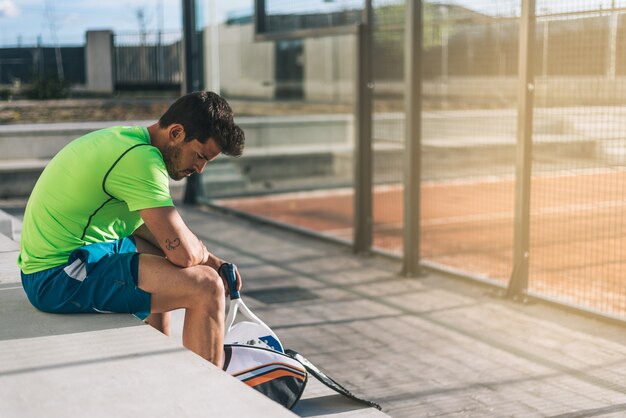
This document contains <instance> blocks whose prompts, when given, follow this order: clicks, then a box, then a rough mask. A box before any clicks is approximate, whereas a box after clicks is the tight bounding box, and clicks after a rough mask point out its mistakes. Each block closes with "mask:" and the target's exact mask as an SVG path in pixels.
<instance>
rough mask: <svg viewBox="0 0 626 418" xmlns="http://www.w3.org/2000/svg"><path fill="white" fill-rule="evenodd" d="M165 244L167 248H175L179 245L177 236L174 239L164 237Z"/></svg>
mask: <svg viewBox="0 0 626 418" xmlns="http://www.w3.org/2000/svg"><path fill="white" fill-rule="evenodd" d="M165 245H166V246H167V249H168V250H170V251H171V250H175V249H176V248H178V247H179V246H180V240H179V239H178V238H176V239H172V240H170V239H166V240H165Z"/></svg>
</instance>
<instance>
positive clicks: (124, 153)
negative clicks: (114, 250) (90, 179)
mask: <svg viewBox="0 0 626 418" xmlns="http://www.w3.org/2000/svg"><path fill="white" fill-rule="evenodd" d="M143 145H150V144H137V145H133V146H132V147H130V148H128V149H127V150H126V151H124V152H123V153H122V155H120V156H119V157H117V160H115V162H114V163H113V164H112V165H111V167H109V170H108V171H107V172H106V174H105V175H104V178H103V179H102V190H103V191H104V193H105V194H106V195H107V196H109V199H107V200H106V201H105V202H104V203H103V204H101V205H100V206H98V209H96V210H94V211H93V213H92V214H91V215H90V216H89V220H88V221H87V225H85V229H83V234H82V235H81V237H80V239H81V241H82V240H83V239H85V234H86V233H87V228H89V225H91V220H92V219H93V217H94V216H95V215H96V213H98V211H99V210H100V209H102V208H103V207H104V205H106V204H107V203H109V202H110V201H111V200H119V199H117V198H116V197H115V196H113V195H112V194H110V193H109V192H107V190H106V188H105V183H106V181H107V177H108V176H109V174H110V173H111V170H113V168H114V167H115V166H116V165H117V163H118V162H119V161H120V160H121V159H122V157H124V156H125V155H126V154H128V153H129V152H130V151H132V150H133V149H135V148H137V147H141V146H143Z"/></svg>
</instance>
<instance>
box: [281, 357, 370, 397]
mask: <svg viewBox="0 0 626 418" xmlns="http://www.w3.org/2000/svg"><path fill="white" fill-rule="evenodd" d="M285 354H287V355H288V356H290V357H292V358H294V359H296V360H298V361H299V362H300V363H302V365H303V366H304V368H305V369H306V371H307V372H309V373H310V374H311V375H312V376H314V377H315V378H316V379H317V380H319V381H320V382H322V383H323V384H324V385H326V386H328V387H329V388H331V389H332V390H334V391H335V392H337V393H340V394H342V395H343V396H345V397H347V398H350V399H352V400H355V401H357V402H360V403H362V404H365V405H367V406H371V407H373V408H376V409H378V410H381V409H382V408H381V407H380V405H378V404H377V403H375V402H372V401H368V400H366V399H361V398H359V397H357V396H355V395H354V394H353V393H352V392H350V391H349V390H348V389H346V388H345V387H343V386H342V385H340V384H339V383H337V382H336V381H335V380H333V379H332V378H330V377H329V376H328V375H326V373H324V372H323V371H321V370H320V369H319V368H317V366H315V365H314V364H313V363H311V362H310V361H309V360H307V359H306V358H305V357H304V356H303V355H302V354H300V353H298V352H296V351H294V350H290V349H287V350H285Z"/></svg>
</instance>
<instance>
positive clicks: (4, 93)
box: [0, 89, 12, 100]
mask: <svg viewBox="0 0 626 418" xmlns="http://www.w3.org/2000/svg"><path fill="white" fill-rule="evenodd" d="M11 96H12V94H11V90H9V89H0V100H9V99H10V98H11Z"/></svg>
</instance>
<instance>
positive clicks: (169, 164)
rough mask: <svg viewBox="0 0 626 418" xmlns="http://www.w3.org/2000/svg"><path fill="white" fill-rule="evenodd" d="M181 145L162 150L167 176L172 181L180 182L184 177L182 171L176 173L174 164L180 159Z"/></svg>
mask: <svg viewBox="0 0 626 418" xmlns="http://www.w3.org/2000/svg"><path fill="white" fill-rule="evenodd" d="M180 151H181V145H168V146H167V147H166V148H165V149H164V150H163V161H164V162H165V168H166V169H167V174H169V176H170V177H171V178H172V179H173V180H181V179H183V178H184V177H185V174H184V173H183V172H182V171H178V172H177V171H176V162H177V161H178V160H179V158H180Z"/></svg>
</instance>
